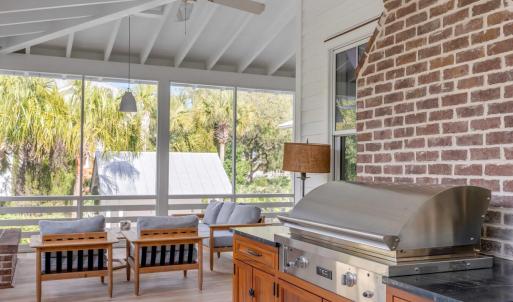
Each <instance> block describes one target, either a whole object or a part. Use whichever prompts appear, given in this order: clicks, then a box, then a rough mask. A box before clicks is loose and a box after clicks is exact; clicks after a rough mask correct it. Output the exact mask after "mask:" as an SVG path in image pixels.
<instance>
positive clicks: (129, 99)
mask: <svg viewBox="0 0 513 302" xmlns="http://www.w3.org/2000/svg"><path fill="white" fill-rule="evenodd" d="M119 111H121V112H137V103H136V102H135V97H134V95H133V94H132V91H130V90H127V91H125V94H123V96H122V97H121V103H119Z"/></svg>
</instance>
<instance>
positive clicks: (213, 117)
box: [170, 86, 292, 193]
mask: <svg viewBox="0 0 513 302" xmlns="http://www.w3.org/2000/svg"><path fill="white" fill-rule="evenodd" d="M291 120H292V97H291V95H290V94H279V93H269V92H261V91H248V90H239V91H238V95H237V154H236V165H237V175H236V185H237V192H238V193H289V192H290V191H291V181H290V177H287V176H283V175H282V173H281V161H282V156H283V143H285V142H287V141H290V140H291V139H292V130H291V129H290V128H283V127H280V125H281V124H282V123H285V122H288V121H291ZM232 127H233V91H232V90H230V89H218V88H207V87H200V88H193V87H188V86H174V87H173V88H172V94H171V126H170V148H171V150H172V151H175V152H218V153H219V157H220V158H221V160H223V163H224V168H225V171H226V172H227V174H228V176H229V177H231V176H232V162H233V161H232V147H233V146H232V131H233V130H232ZM273 173H274V174H275V175H271V174H273ZM280 173H281V174H280Z"/></svg>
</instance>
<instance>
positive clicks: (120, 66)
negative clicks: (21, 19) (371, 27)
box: [0, 53, 295, 90]
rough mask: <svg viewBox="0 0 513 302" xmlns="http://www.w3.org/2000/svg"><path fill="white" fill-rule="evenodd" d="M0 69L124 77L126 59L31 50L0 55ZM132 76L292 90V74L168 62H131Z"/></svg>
mask: <svg viewBox="0 0 513 302" xmlns="http://www.w3.org/2000/svg"><path fill="white" fill-rule="evenodd" d="M0 69H3V70H18V71H21V72H23V71H30V72H39V73H54V74H84V75H88V76H94V77H103V78H125V77H126V63H123V62H112V61H110V62H104V61H103V60H86V59H77V58H70V59H67V58H63V57H53V56H43V55H37V54H32V55H30V56H27V55H24V54H16V53H15V54H8V55H0ZM132 78H134V79H139V80H149V81H155V80H159V81H161V82H166V83H168V84H169V82H179V83H196V84H198V85H216V86H240V87H247V88H255V89H270V90H294V86H295V79H294V78H293V77H281V76H267V75H258V74H249V73H243V74H240V73H236V72H226V71H214V70H200V69H191V68H175V67H170V66H156V65H141V64H132Z"/></svg>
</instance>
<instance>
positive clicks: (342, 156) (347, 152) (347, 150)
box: [333, 44, 366, 181]
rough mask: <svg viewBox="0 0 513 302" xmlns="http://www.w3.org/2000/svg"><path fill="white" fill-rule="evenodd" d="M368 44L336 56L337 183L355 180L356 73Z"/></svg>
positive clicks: (335, 153)
mask: <svg viewBox="0 0 513 302" xmlns="http://www.w3.org/2000/svg"><path fill="white" fill-rule="evenodd" d="M365 48H366V44H360V45H356V46H353V47H350V48H344V49H343V50H341V51H335V52H334V60H333V64H334V77H333V79H334V83H333V94H334V101H333V120H334V123H333V134H334V137H333V146H334V152H333V154H334V156H335V158H334V161H333V162H334V165H335V167H334V168H335V169H334V171H335V173H334V177H335V180H351V181H352V180H355V179H356V135H355V133H356V130H355V128H356V89H357V87H356V69H357V67H358V62H359V60H360V58H361V56H362V54H363V53H364V51H365Z"/></svg>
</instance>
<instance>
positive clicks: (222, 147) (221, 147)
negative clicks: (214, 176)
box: [219, 143, 226, 165]
mask: <svg viewBox="0 0 513 302" xmlns="http://www.w3.org/2000/svg"><path fill="white" fill-rule="evenodd" d="M225 149H226V144H225V143H219V159H220V160H221V164H222V165H224V156H225V153H226V151H225Z"/></svg>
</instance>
